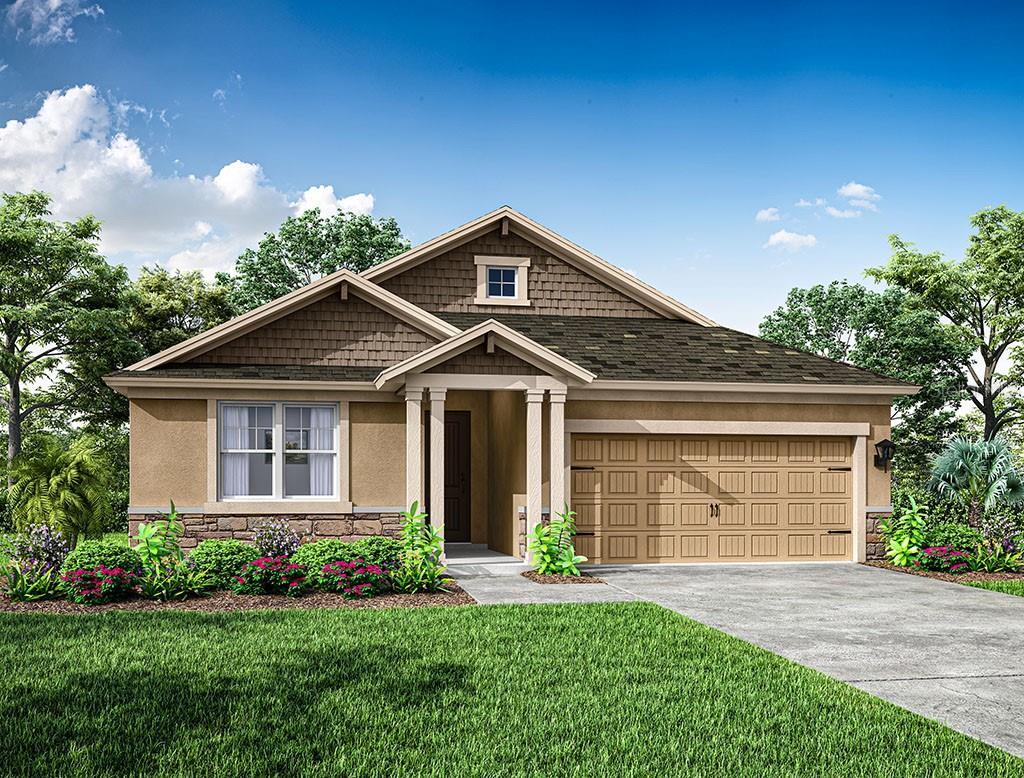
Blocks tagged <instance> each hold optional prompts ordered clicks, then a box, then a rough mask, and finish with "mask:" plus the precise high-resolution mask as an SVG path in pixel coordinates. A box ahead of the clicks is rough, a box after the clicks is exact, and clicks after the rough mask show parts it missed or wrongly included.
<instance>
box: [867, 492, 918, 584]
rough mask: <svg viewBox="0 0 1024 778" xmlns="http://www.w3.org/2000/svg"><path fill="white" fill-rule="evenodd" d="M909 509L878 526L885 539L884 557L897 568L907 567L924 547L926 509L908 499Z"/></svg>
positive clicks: (911, 498)
mask: <svg viewBox="0 0 1024 778" xmlns="http://www.w3.org/2000/svg"><path fill="white" fill-rule="evenodd" d="M909 500H910V507H909V508H906V509H904V510H903V511H902V512H901V513H899V514H893V515H892V516H891V517H890V518H889V520H888V521H883V522H882V523H881V524H880V525H879V530H880V531H881V533H882V537H884V538H885V542H886V551H885V555H886V557H888V558H889V559H890V560H891V561H892V563H893V564H894V565H896V566H897V567H907V566H908V565H911V564H913V563H914V560H916V559H917V558H918V556H920V554H921V547H922V546H923V545H924V528H925V525H926V524H927V521H928V508H927V506H925V505H920V504H918V502H917V500H915V499H914V498H913V497H910V498H909Z"/></svg>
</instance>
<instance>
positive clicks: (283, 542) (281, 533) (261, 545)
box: [254, 519, 299, 557]
mask: <svg viewBox="0 0 1024 778" xmlns="http://www.w3.org/2000/svg"><path fill="white" fill-rule="evenodd" d="M254 535H255V541H256V548H258V549H259V550H260V553H261V554H263V556H272V557H278V556H291V555H292V554H294V553H295V550H296V549H297V548H298V547H299V536H298V535H297V534H295V532H294V530H292V528H291V525H289V524H288V520H287V519H270V520H268V521H264V522H262V523H261V524H260V525H259V526H257V527H256V531H255V533H254Z"/></svg>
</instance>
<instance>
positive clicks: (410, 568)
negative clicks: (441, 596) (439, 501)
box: [391, 502, 448, 593]
mask: <svg viewBox="0 0 1024 778" xmlns="http://www.w3.org/2000/svg"><path fill="white" fill-rule="evenodd" d="M419 508H420V506H419V503H417V502H414V503H413V504H412V505H411V506H410V508H409V510H407V511H403V512H402V516H403V519H404V520H403V522H402V539H401V543H402V557H401V562H400V563H399V565H398V567H397V568H396V569H395V571H394V573H393V574H392V576H391V577H392V580H394V582H395V588H396V589H398V591H400V592H410V593H411V592H436V591H444V583H445V581H447V580H448V579H447V578H446V577H445V575H444V571H445V570H446V569H447V568H446V567H445V566H444V564H442V563H441V550H442V543H443V541H442V539H441V536H440V535H439V534H438V532H437V530H436V529H434V528H433V527H432V526H430V525H429V524H428V523H427V514H425V513H420V510H419Z"/></svg>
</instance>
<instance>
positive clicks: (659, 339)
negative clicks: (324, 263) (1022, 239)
mask: <svg viewBox="0 0 1024 778" xmlns="http://www.w3.org/2000/svg"><path fill="white" fill-rule="evenodd" d="M725 286H726V279H723V287H725ZM106 381H107V383H108V384H109V385H110V386H112V387H114V388H115V389H116V390H117V391H119V392H121V393H123V394H124V395H126V396H127V397H128V398H129V401H130V405H131V496H130V502H131V506H130V511H131V519H132V523H133V529H134V525H135V524H136V523H137V522H138V521H141V520H146V519H148V518H151V517H153V516H156V515H159V513H160V512H162V511H165V510H166V506H167V505H168V502H169V500H172V499H173V500H174V501H175V503H176V504H177V506H178V508H179V511H180V512H181V514H182V515H183V516H184V522H185V524H186V528H187V535H188V536H187V538H186V539H185V543H184V545H186V546H192V545H195V543H196V542H198V540H200V539H203V538H215V537H240V538H251V537H252V535H251V532H252V529H253V527H254V525H255V524H257V523H258V522H260V521H262V520H264V519H265V518H266V517H268V516H286V517H287V518H288V519H289V520H290V521H291V522H292V524H293V525H294V527H295V528H296V529H297V530H298V531H300V532H301V533H303V534H305V535H307V536H308V537H314V538H319V537H344V538H350V537H360V536H366V535H373V534H378V533H393V532H395V531H396V529H397V527H398V525H399V515H398V514H399V511H401V510H402V509H403V507H404V506H408V505H409V504H410V503H412V502H413V501H414V500H418V501H420V502H421V503H425V504H426V506H427V509H428V511H429V513H430V516H431V521H432V523H434V524H435V526H436V527H437V528H438V530H440V531H442V532H443V534H444V537H445V539H446V542H448V543H453V542H466V541H469V542H473V543H485V544H487V545H488V546H489V547H490V548H492V549H494V550H496V551H499V552H503V553H505V554H510V555H513V556H519V557H521V556H523V555H524V553H525V545H526V540H525V538H526V534H527V533H528V532H529V530H530V529H531V528H532V527H533V526H534V525H536V524H537V523H538V522H539V521H541V520H542V516H543V515H544V514H545V513H547V512H548V511H549V510H552V509H553V510H555V511H558V510H561V509H562V508H563V506H564V505H566V504H569V505H571V506H572V509H573V510H574V511H575V512H576V515H577V524H578V530H579V535H578V538H577V546H578V549H579V551H580V553H583V554H585V555H587V556H588V557H590V558H591V560H593V561H595V562H600V563H635V562H711V561H719V562H721V561H760V562H767V561H793V560H851V559H853V560H863V559H864V558H865V556H866V555H867V554H868V553H869V551H870V549H869V548H868V545H869V542H873V541H874V540H875V538H874V537H873V526H872V524H873V522H874V520H875V517H876V516H878V515H880V514H884V513H886V512H888V511H889V510H890V508H889V500H890V497H889V474H888V461H887V457H886V456H885V452H884V451H883V456H881V457H877V456H876V453H875V449H876V445H882V446H883V447H884V443H887V440H886V439H887V438H888V436H889V429H890V404H891V401H892V398H893V397H894V396H896V395H900V394H905V393H910V392H914V391H916V387H914V386H911V385H909V384H906V383H903V382H901V381H897V380H894V379H891V378H887V377H885V376H882V375H878V374H875V373H872V372H868V371H866V370H861V369H858V368H855V367H851V366H849V365H846V364H840V363H837V362H832V361H829V360H826V359H821V358H819V357H816V356H812V355H809V354H805V353H802V352H799V351H795V350H793V349H789V348H784V347H781V346H778V345H774V344H771V343H767V342H765V341H763V340H760V339H758V338H756V337H753V336H750V335H746V334H744V333H741V332H736V331H734V330H730V329H726V328H723V327H719V326H716V325H715V323H714V322H712V321H711V320H710V319H709V318H708V317H707V316H705V315H703V314H701V313H698V312H697V311H696V310H694V309H692V308H690V307H688V306H686V305H683V304H682V303H680V302H677V301H676V300H674V299H672V298H671V297H669V296H668V295H666V294H664V293H662V292H660V291H658V290H657V289H654V288H652V287H651V286H649V285H647V284H645V283H643V282H641V281H639V280H637V279H636V278H635V277H633V276H632V275H630V274H628V273H626V272H623V271H622V270H620V269H619V268H617V267H615V266H613V265H611V264H609V263H608V262H605V261H604V260H602V259H600V258H598V257H596V256H594V255H593V254H591V253H590V252H588V251H586V250H585V249H582V248H580V247H579V246H576V245H574V244H573V243H570V242H569V241H567V240H566V239H565V238H562V237H561V236H559V235H557V234H555V233H554V232H552V231H551V230H549V229H548V228H546V227H544V226H542V225H540V224H538V223H536V222H534V221H532V220H531V219H529V218H527V217H525V216H523V215H522V214H520V213H518V212H517V211H515V210H512V209H511V208H508V207H502V208H499V209H497V210H496V211H493V212H491V213H488V214H486V215H485V216H482V217H480V218H478V219H476V220H474V221H471V222H469V223H468V224H465V225H463V226H461V227H458V228H457V229H454V230H452V231H451V232H447V233H445V234H443V235H440V236H439V237H437V238H434V239H433V240H430V241H427V242H426V243H424V244H422V245H420V246H417V247H416V248H413V249H411V250H410V251H407V252H405V253H404V254H402V255H400V256H397V257H395V258H393V259H391V260H389V261H387V262H384V263H382V264H380V265H377V266H375V267H373V268H371V269H370V270H367V271H365V272H363V273H362V274H359V275H357V274H353V273H351V272H348V271H344V270H343V271H340V272H338V273H334V274H333V275H330V276H327V277H325V278H322V279H320V280H318V281H315V282H314V283H312V284H309V285H308V286H306V287H303V288H302V289H299V290H297V291H295V292H292V293H290V294H287V295H285V296H283V297H281V298H280V299H278V300H275V301H273V302H271V303H268V304H267V305H264V306H262V307H260V308H257V309H255V310H253V311H250V312H249V313H246V314H244V315H242V316H239V317H238V318H236V319H233V320H231V321H229V322H226V323H225V324H222V325H220V326H218V327H215V328H213V329H211V330H209V331H208V332H205V333H203V334H201V335H199V336H196V337H194V338H192V339H190V340H187V341H185V342H183V343H180V344H178V345H176V346H173V347H172V348H169V349H167V350H166V351H163V352H161V353H159V354H156V355H154V356H151V357H149V358H147V359H144V360H142V361H140V362H138V363H136V364H134V365H131V366H130V367H129V368H127V369H126V370H122V371H120V372H117V373H114V374H112V375H110V376H108V377H107V378H106ZM876 462H877V464H876Z"/></svg>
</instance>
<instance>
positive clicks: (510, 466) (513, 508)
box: [488, 392, 526, 556]
mask: <svg viewBox="0 0 1024 778" xmlns="http://www.w3.org/2000/svg"><path fill="white" fill-rule="evenodd" d="M489 396H490V414H489V415H490V452H489V454H490V473H491V484H490V506H491V508H490V510H491V533H490V536H489V537H488V545H489V546H490V547H491V548H493V549H494V550H495V551H500V552H502V553H504V554H513V555H515V556H519V549H518V548H516V546H517V537H518V536H517V533H518V528H517V527H516V522H517V521H518V510H517V508H518V506H520V505H526V403H525V401H524V399H523V395H522V393H521V392H490V393H489Z"/></svg>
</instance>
